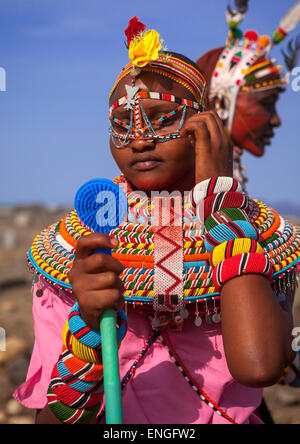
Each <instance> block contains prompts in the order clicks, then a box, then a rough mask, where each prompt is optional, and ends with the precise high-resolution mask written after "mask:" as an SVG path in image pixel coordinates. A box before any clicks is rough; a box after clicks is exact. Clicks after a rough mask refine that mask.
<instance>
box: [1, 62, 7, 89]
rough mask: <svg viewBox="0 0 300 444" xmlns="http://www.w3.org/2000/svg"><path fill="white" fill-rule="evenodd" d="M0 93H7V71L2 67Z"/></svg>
mask: <svg viewBox="0 0 300 444" xmlns="http://www.w3.org/2000/svg"><path fill="white" fill-rule="evenodd" d="M0 91H2V92H5V91H6V71H5V69H4V68H2V66H0Z"/></svg>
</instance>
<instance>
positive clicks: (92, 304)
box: [69, 233, 124, 330]
mask: <svg viewBox="0 0 300 444" xmlns="http://www.w3.org/2000/svg"><path fill="white" fill-rule="evenodd" d="M117 247H118V241H117V239H114V238H111V237H109V236H108V235H106V234H100V233H93V234H90V235H88V236H82V237H81V238H80V239H79V241H78V244H77V248H76V254H75V259H74V262H73V265H72V268H71V270H70V272H69V279H70V283H71V285H72V290H73V294H74V296H75V297H76V299H77V301H78V304H79V309H80V315H81V317H82V319H83V320H84V321H85V322H86V324H87V325H88V326H89V327H90V328H91V329H93V330H99V322H100V317H101V315H102V313H103V311H104V310H105V309H106V308H113V309H114V310H116V311H118V310H120V309H121V308H122V307H123V304H124V298H123V292H124V285H123V282H122V280H121V279H120V277H119V275H120V274H121V273H122V271H123V266H122V264H121V263H120V262H119V261H118V260H117V259H115V258H114V257H113V256H110V255H106V254H101V253H93V251H94V250H98V249H102V248H105V249H112V248H117Z"/></svg>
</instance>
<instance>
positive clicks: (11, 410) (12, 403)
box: [5, 399, 23, 416]
mask: <svg viewBox="0 0 300 444" xmlns="http://www.w3.org/2000/svg"><path fill="white" fill-rule="evenodd" d="M22 410H23V407H22V405H21V404H19V403H18V401H16V400H15V399H10V400H9V401H8V402H7V404H6V408H5V411H6V413H7V414H8V415H9V416H17V415H19V414H20V413H22Z"/></svg>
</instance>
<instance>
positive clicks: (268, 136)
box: [231, 73, 284, 157]
mask: <svg viewBox="0 0 300 444" xmlns="http://www.w3.org/2000/svg"><path fill="white" fill-rule="evenodd" d="M278 78H279V76H278V74H277V73H275V74H272V75H269V76H267V77H264V78H262V79H260V80H259V83H263V82H264V81H267V80H275V79H278ZM283 91H284V89H283V88H281V87H275V88H272V89H261V90H259V89H258V90H256V91H255V92H240V93H239V95H238V99H237V103H236V111H235V117H234V121H233V126H232V129H231V137H232V140H233V142H234V144H235V145H237V146H239V147H241V148H243V149H245V150H247V151H249V152H250V153H251V154H254V155H255V156H257V157H261V156H263V154H264V152H265V147H266V146H268V145H271V140H272V138H273V137H274V135H275V134H274V130H275V129H276V128H278V127H279V126H281V120H280V118H279V116H278V113H277V110H276V104H277V102H278V100H279V97H280V93H281V92H283Z"/></svg>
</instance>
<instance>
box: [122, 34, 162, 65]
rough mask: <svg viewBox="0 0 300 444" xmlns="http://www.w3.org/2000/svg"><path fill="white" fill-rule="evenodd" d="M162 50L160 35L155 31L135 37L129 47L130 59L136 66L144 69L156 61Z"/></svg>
mask: <svg viewBox="0 0 300 444" xmlns="http://www.w3.org/2000/svg"><path fill="white" fill-rule="evenodd" d="M161 49H162V44H161V40H160V36H159V33H158V32H157V31H155V30H153V29H151V30H149V31H147V32H145V34H142V33H140V34H139V35H138V36H136V37H134V38H133V39H132V40H131V42H130V45H129V59H130V61H131V63H132V64H133V65H134V66H137V67H138V68H143V67H144V66H146V65H148V63H150V62H152V61H153V60H156V59H157V58H158V55H159V51H160V50H161Z"/></svg>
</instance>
